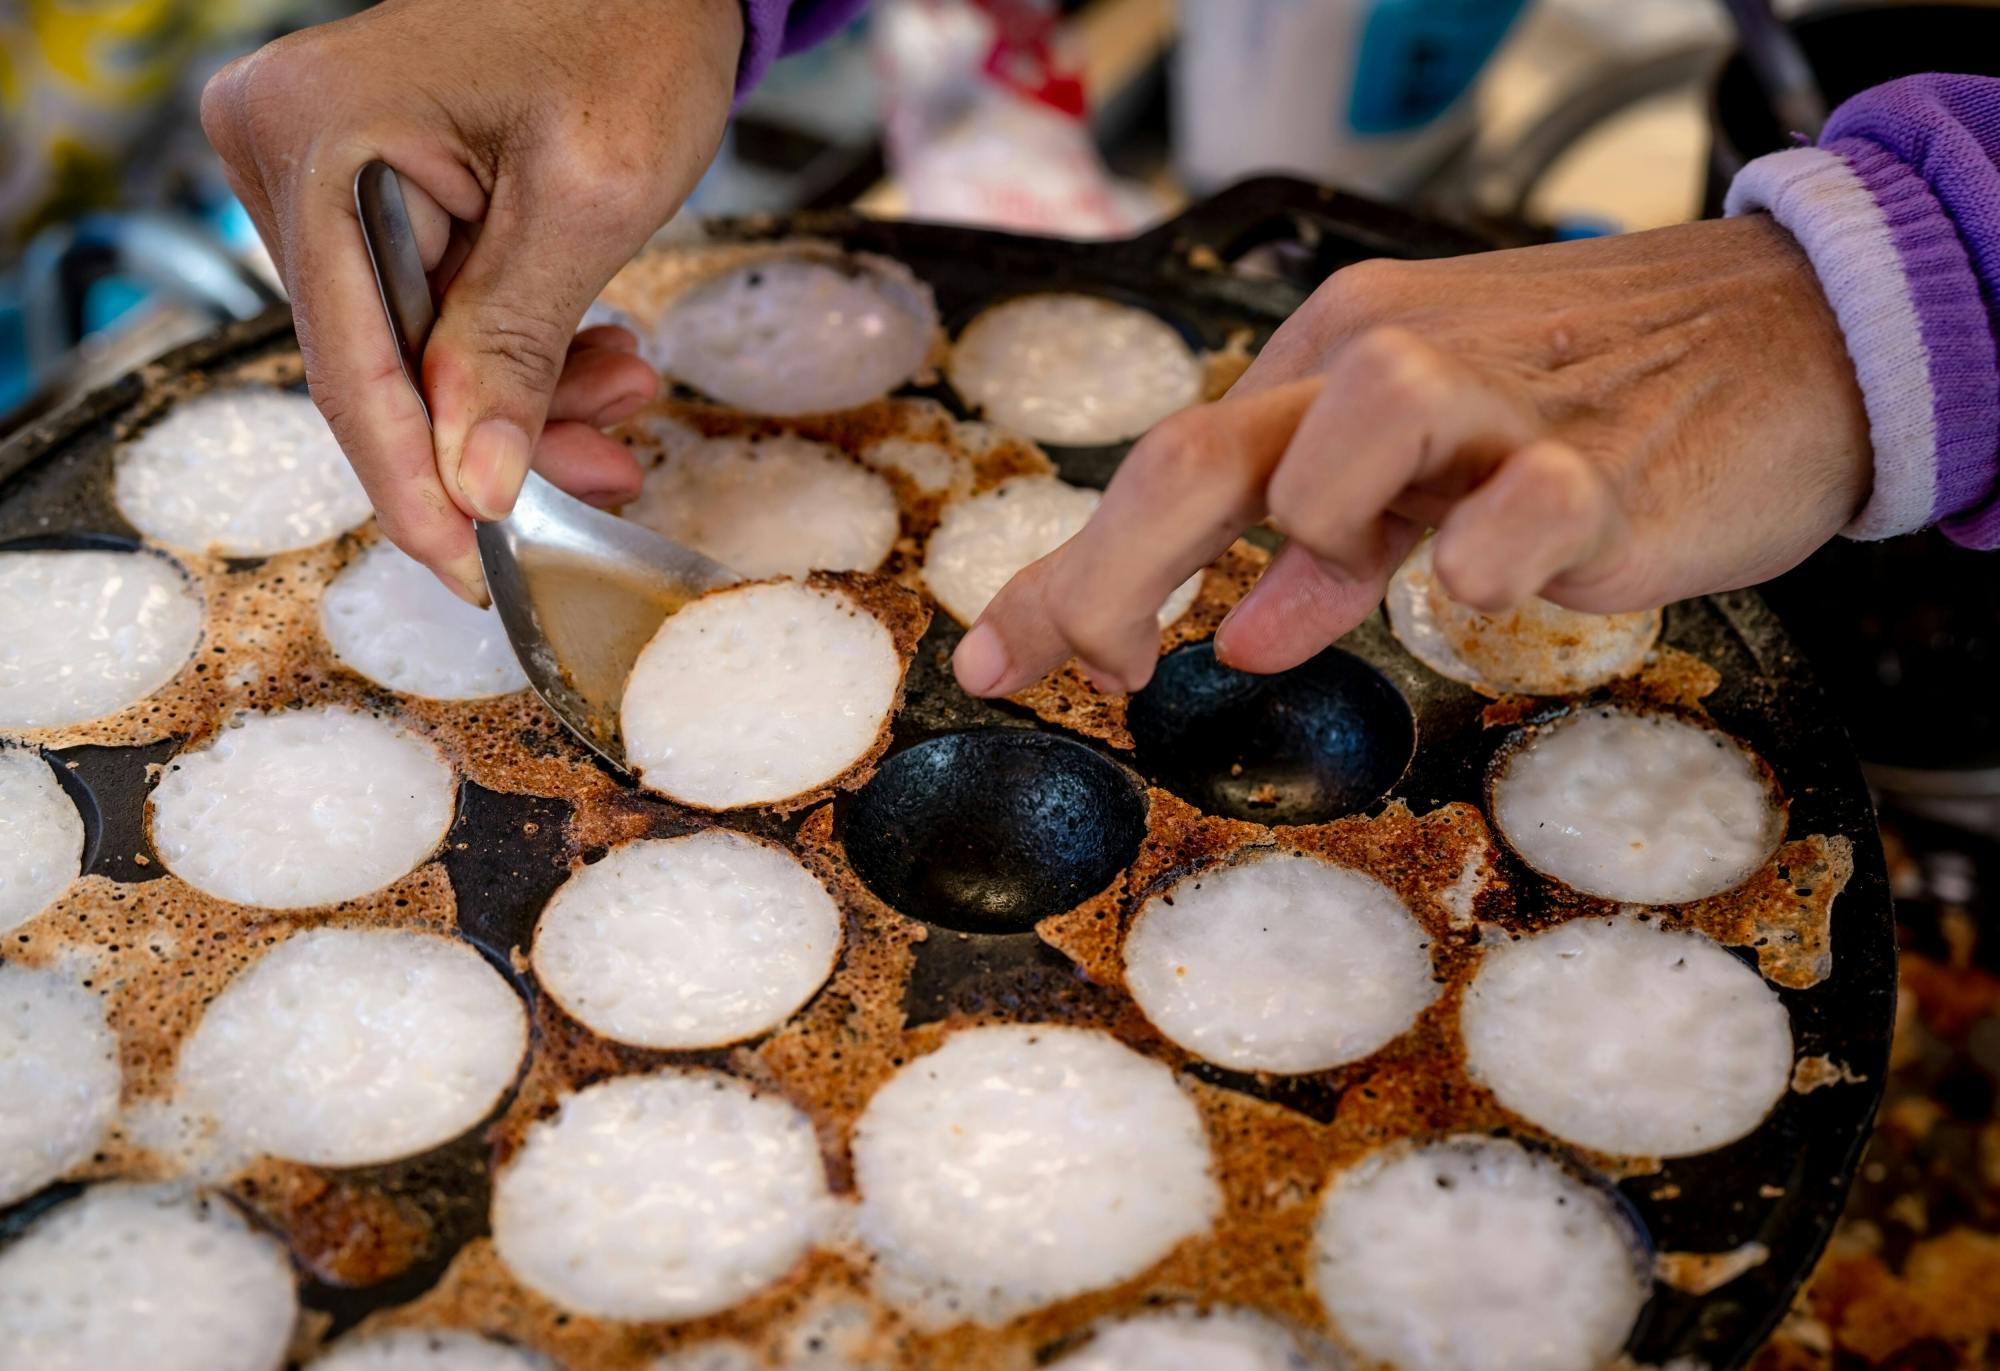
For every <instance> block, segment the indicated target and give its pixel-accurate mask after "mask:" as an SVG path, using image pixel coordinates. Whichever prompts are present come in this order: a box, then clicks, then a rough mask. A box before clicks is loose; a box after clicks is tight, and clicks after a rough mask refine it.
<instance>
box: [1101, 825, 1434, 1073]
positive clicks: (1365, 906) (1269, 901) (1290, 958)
mask: <svg viewBox="0 0 2000 1371" xmlns="http://www.w3.org/2000/svg"><path fill="white" fill-rule="evenodd" d="M1429 949H1430V936H1429V935H1428V934H1427V933H1425V932H1424V929H1423V926H1422V925H1421V924H1419V923H1418V922H1417V921H1416V920H1415V919H1414V918H1412V917H1411V916H1410V911H1409V910H1408V909H1406V908H1404V906H1403V902H1402V901H1401V900H1400V899H1398V898H1397V897H1396V893H1395V892H1394V891H1392V890H1390V889H1389V888H1388V887H1387V886H1385V885H1383V884H1382V883H1381V882H1380V881H1378V880H1376V879H1375V878H1374V877H1372V876H1368V875H1365V874H1363V873H1362V872H1359V871H1351V870H1349V869H1347V868H1346V867H1340V866H1335V865H1333V864H1331V863H1329V862H1323V861H1319V860H1317V859H1315V858H1312V857H1304V856H1298V855H1295V854H1291V853H1272V854H1269V855H1266V856H1261V857H1255V858H1252V859H1251V860H1249V861H1244V862H1238V863H1236V864H1235V865H1233V866H1227V867H1223V868H1221V869H1219V870H1215V871H1209V872H1205V873H1203V874H1202V875H1200V876H1195V877H1191V878H1189V879H1188V880H1185V881H1182V882H1181V883H1180V884H1179V885H1177V886H1175V887H1174V888H1173V889H1172V890H1171V891H1170V892H1168V893H1167V894H1165V895H1156V896H1154V897H1153V898H1152V899H1150V900H1148V901H1147V902H1146V903H1145V905H1144V907H1142V908H1141V909H1140V911H1139V917H1138V919H1137V920H1136V921H1135V922H1134V923H1133V925H1132V931H1131V932H1130V933H1129V934H1128V935H1127V936H1126V939H1125V984H1126V987H1127V988H1128V989H1129V990H1130V991H1131V992H1132V998H1133V999H1134V1000H1136V1001H1138V1004H1139V1008H1140V1009H1142V1010H1144V1011H1145V1014H1146V1017H1147V1018H1149V1019H1151V1020H1152V1021H1153V1024H1154V1026H1155V1027H1157V1028H1158V1029H1159V1030H1160V1031H1161V1032H1162V1033H1164V1034H1166V1035H1167V1037H1169V1038H1171V1039H1172V1040H1173V1041H1174V1042H1176V1043H1179V1044H1180V1045H1181V1046H1182V1047H1185V1048H1186V1049H1187V1050H1188V1051H1190V1052H1193V1053H1195V1054H1196V1055H1198V1056H1201V1057H1205V1058H1207V1059H1208V1060H1209V1061H1212V1062H1215V1063H1216V1064H1217V1065H1220V1066H1227V1067H1231V1068H1233V1069H1235V1070H1238V1071H1276V1072H1293V1073H1295V1072H1301V1071H1320V1070H1324V1069H1325V1068H1327V1067H1331V1066H1339V1065H1340V1064H1341V1063H1343V1062H1351V1061H1356V1060H1359V1059H1360V1058H1362V1057H1365V1056H1367V1055H1368V1054H1369V1053H1371V1052H1373V1051H1374V1050H1375V1049H1376V1048H1378V1047H1380V1046H1382V1045H1383V1044H1384V1043H1386V1042H1388V1041H1389V1040H1390V1039H1391V1038H1394V1037H1395V1036H1397V1035H1398V1034H1399V1033H1401V1032H1402V1031H1403V1030H1404V1029H1406V1028H1408V1027H1409V1026H1410V1023H1411V1021H1412V1020H1414V1019H1415V1018H1416V1016H1417V1015H1418V1013H1420V1012H1421V1011H1422V1010H1423V1008H1424V1006H1426V1005H1428V1004H1429V1003H1430V1002H1431V1001H1432V1000H1434V999H1436V998H1437V993H1438V987H1437V984H1436V982H1435V981H1434V980H1433V979H1432V975H1433V973H1432V971H1431V957H1430V950H1429Z"/></svg>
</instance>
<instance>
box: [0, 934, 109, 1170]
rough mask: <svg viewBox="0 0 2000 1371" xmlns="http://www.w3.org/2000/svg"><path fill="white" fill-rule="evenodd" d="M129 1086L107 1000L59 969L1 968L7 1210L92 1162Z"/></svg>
mask: <svg viewBox="0 0 2000 1371" xmlns="http://www.w3.org/2000/svg"><path fill="white" fill-rule="evenodd" d="M122 1085H123V1080H122V1077H121V1075H120V1073H119V1070H118V1040H117V1039H116V1038H114V1037H113V1036H112V1034H111V1029H110V1026H109V1025H108V1024H107V1023H106V1022H105V1018H104V1003H103V1001H101V1000H99V999H98V998H97V996H95V995H93V994H91V993H90V991H88V990H85V989H84V988H83V987H82V986H81V985H79V984H78V983H77V982H76V981H75V980H73V979H71V978H70V977H69V976H66V975H64V974H63V973H61V972H59V971H36V970H31V969H29V968H28V967H25V966H13V965H10V964H8V963H5V962H0V1100H4V1101H5V1102H6V1104H5V1108H4V1109H0V1205H7V1204H12V1203H13V1202H14V1201H16V1200H19V1199H23V1198H25V1197H27V1196H29V1195H32V1194H34V1193H35V1192H36V1191H37V1190H39V1189H41V1188H42V1187H43V1186H45V1185H47V1184H48V1183H49V1182H50V1181H52V1180H55V1179H56V1178H57V1177H58V1176H61V1175H63V1174H64V1173H65V1172H67V1171H68V1170H69V1169H70V1168H71V1167H73V1166H75V1165H77V1163H79V1162H82V1161H85V1160H87V1159H88V1158H89V1156H90V1154H91V1153H92V1152H93V1151H95V1150H96V1148H97V1144H98V1141H99V1139H101V1138H102V1137H103V1136H104V1130H105V1129H106V1127H108V1126H109V1125H110V1123H111V1120H112V1118H113V1117H114V1116H115V1115H116V1114H117V1112H118V1094H119V1090H120V1088H121V1087H122Z"/></svg>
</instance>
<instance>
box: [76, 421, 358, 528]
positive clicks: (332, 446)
mask: <svg viewBox="0 0 2000 1371" xmlns="http://www.w3.org/2000/svg"><path fill="white" fill-rule="evenodd" d="M114 491H115V494H116V496H117V500H118V510H119V512H120V513H121V514H123V515H124V516H125V517H126V518H127V519H130V520H131V521H132V526H133V527H134V528H136V529H138V530H139V531H140V532H141V533H143V534H145V535H146V536H147V537H148V538H152V539H154V540H155V541H157V542H161V543H165V544H166V545H167V546H169V547H177V548H185V549H187V550H188V551H190V552H207V553H214V554H215V555H217V556H222V557H268V556H270V555H271V554H272V553H276V552H289V551H292V550H293V549H295V548H303V547H311V546H312V545H313V544H315V543H323V542H325V541H326V540H327V539H329V538H331V537H333V536H334V535H335V534H338V533H345V532H346V531H347V530H348V529H351V528H356V527H358V526H359V525H360V524H361V523H362V522H363V521H365V520H366V519H367V518H368V516H369V515H370V514H371V513H372V512H373V510H372V509H371V508H370V507H369V504H368V495H367V492H365V491H364V490H362V488H361V482H360V481H359V480H357V479H356V478H355V475H354V471H353V469H352V468H350V467H349V466H348V465H347V458H346V457H345V456H343V455H342V454H341V451H340V444H339V443H337V442H335V441H334V437H333V432H332V430H330V429H328V428H327V426H326V421H325V420H324V419H322V418H320V414H319V410H318V409H317V408H316V407H315V406H314V405H313V402H312V400H311V398H310V397H308V396H305V395H300V394H297V393H294V392H292V391H287V390H277V389H274V388H272V387H269V386H244V387H241V388H236V389H227V390H214V391H209V392H208V393H206V394H203V395H196V396H193V397H191V398H189V399H186V400H183V401H181V403H179V404H177V405H175V406H174V407H173V408H172V409H170V410H168V411H167V412H166V414H165V415H163V416H162V417H161V418H160V419H158V420H157V421H156V422H154V423H152V424H150V425H148V426H147V427H146V428H144V429H142V430H140V432H139V433H138V435H137V436H136V437H134V438H133V439H132V440H131V441H130V442H128V443H126V444H125V446H124V447H123V449H121V450H120V452H119V453H118V459H117V477H116V480H115V483H114Z"/></svg>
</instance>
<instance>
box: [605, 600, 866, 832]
mask: <svg viewBox="0 0 2000 1371" xmlns="http://www.w3.org/2000/svg"><path fill="white" fill-rule="evenodd" d="M902 674H903V662H902V658H901V657H900V656H899V655H898V654H897V652H896V643H895V640H894V639H893V638H891V637H890V636H889V630H888V629H887V628H885V627H883V626H882V623H881V622H880V621H879V620H877V619H876V618H875V617H874V616H873V615H871V614H869V613H868V612H867V611H866V610H864V609H863V608H862V607H861V606H860V605H858V604H856V603H855V602H854V601H853V600H851V599H849V598H848V597H847V596H845V595H842V594H840V593H839V592H837V591H831V590H820V589H817V588H814V587H811V586H803V585H795V584H788V583H777V584H771V585H747V586H734V587H731V588H729V589H726V590H719V591H714V592H712V593H710V594H708V595H705V596H703V597H702V598H701V599H699V600H696V601H694V602H693V603H692V604H690V605H688V606H687V607H686V608H684V609H682V610H681V611H680V612H679V613H678V614H674V615H671V616H669V617H668V619H667V621H666V622H665V623H663V624H661V625H660V631H659V632H658V633H657V634H655V635H654V637H653V641H652V642H650V643H648V644H647V645H646V647H645V648H644V650H642V651H641V652H640V653H639V659H638V661H636V662H635V663H633V666H632V675H631V679H630V680H629V681H628V682H627V684H626V687H625V701H624V705H623V707H622V714H621V721H622V725H623V728H622V731H623V733H624V737H625V752H626V755H627V757H628V758H629V759H630V760H631V763H632V767H633V769H634V770H635V771H637V772H638V773H639V777H640V780H641V781H642V783H643V784H644V785H645V786H646V788H647V789H649V790H657V791H659V792H660V793H661V794H663V795H666V796H668V797H670V798H672V799H676V800H682V801H685V802H686V803H688V804H694V805H700V806H702V807H703V808H706V809H734V808H736V807H737V806H740V805H751V804H765V803H769V802H771V801H774V800H783V799H788V798H789V797H791V796H793V795H797V794H800V793H801V792H803V791H808V790H811V789H812V788H813V787H814V786H818V785H823V784H825V783H826V782H828V781H831V780H833V779H834V778H835V777H837V776H839V775H840V774H841V773H842V772H843V771H845V770H847V769H848V768H849V767H851V766H853V765H854V764H855V763H856V762H858V761H859V760H860V759H861V758H862V756H863V755H864V754H866V753H867V751H868V749H869V748H871V747H873V746H874V744H875V740H876V738H877V737H878V736H879V735H880V733H881V731H882V726H883V724H884V723H885V722H886V721H887V720H888V717H889V713H890V711H891V710H892V709H894V708H895V704H896V691H897V689H898V687H899V686H900V685H901V682H902Z"/></svg>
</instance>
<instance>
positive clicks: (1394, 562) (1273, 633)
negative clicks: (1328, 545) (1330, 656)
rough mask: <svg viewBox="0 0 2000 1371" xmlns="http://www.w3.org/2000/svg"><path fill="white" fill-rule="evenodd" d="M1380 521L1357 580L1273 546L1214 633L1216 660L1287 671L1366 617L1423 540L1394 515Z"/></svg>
mask: <svg viewBox="0 0 2000 1371" xmlns="http://www.w3.org/2000/svg"><path fill="white" fill-rule="evenodd" d="M1384 522H1385V525H1386V527H1385V529H1384V530H1383V533H1382V536H1381V538H1380V539H1379V546H1380V556H1379V557H1378V558H1377V560H1376V561H1375V562H1374V563H1373V564H1371V565H1370V566H1369V567H1368V568H1367V569H1366V573H1365V574H1364V575H1361V576H1359V577H1356V576H1351V575H1349V573H1347V572H1346V571H1344V570H1342V569H1341V568H1339V567H1337V566H1335V565H1333V564H1332V563H1330V562H1327V561H1324V560H1322V559H1320V558H1319V557H1316V556H1314V555H1313V553H1312V552H1311V551H1310V550H1308V549H1307V548H1306V547H1305V546H1304V545H1302V544H1299V543H1287V544H1286V545H1285V546H1284V547H1282V548H1280V549H1279V550H1278V555H1277V556H1276V557H1275V558H1273V559H1272V561H1271V565H1270V566H1269V567H1267V568H1266V569H1265V571H1264V574H1263V575H1262V576H1261V577H1259V578H1258V580H1257V584H1256V585H1254V586H1252V587H1251V588H1250V593H1249V594H1247V595H1245V596H1244V597H1243V599H1242V601H1241V602H1240V603H1238V604H1237V606H1236V608H1234V609H1232V610H1230V611H1229V614H1228V615H1227V617H1225V618H1224V619H1223V621H1222V623H1221V625H1220V626H1219V627H1217V629H1216V630H1215V656H1216V659H1217V660H1218V661H1220V662H1221V663H1222V664H1223V665H1224V666H1229V667H1234V668H1236V669H1237V670H1238V671H1254V672H1273V671H1289V670H1290V669H1291V668H1293V667H1295V666H1297V665H1298V664H1299V663H1300V662H1303V661H1306V660H1308V659H1309V658H1311V657H1313V656H1316V655H1317V654H1318V653H1319V652H1320V650H1321V649H1323V648H1325V647H1327V646H1328V645H1329V644H1331V643H1332V642H1333V641H1334V640H1335V639H1337V638H1341V637H1344V636H1345V635H1346V634H1347V633H1349V632H1350V631H1352V630H1353V629H1354V628H1355V627H1356V626H1357V625H1358V624H1360V623H1361V622H1362V620H1364V619H1366V618H1367V617H1368V616H1369V615H1370V614H1373V613H1374V612H1375V606H1376V605H1378V604H1380V603H1381V601H1382V592H1383V590H1384V589H1385V588H1386V587H1387V586H1388V584H1389V577H1390V576H1392V575H1394V574H1395V571H1396V568H1397V567H1398V566H1400V565H1402V561H1403V558H1404V557H1406V556H1408V555H1409V551H1410V548H1411V547H1413V546H1415V544H1416V541H1417V539H1418V538H1420V537H1422V536H1423V530H1422V529H1421V528H1420V527H1418V526H1417V525H1416V524H1414V523H1411V522H1410V521H1409V520H1407V519H1402V518H1398V517H1397V516H1396V515H1393V514H1391V515H1385V516H1384Z"/></svg>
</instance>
